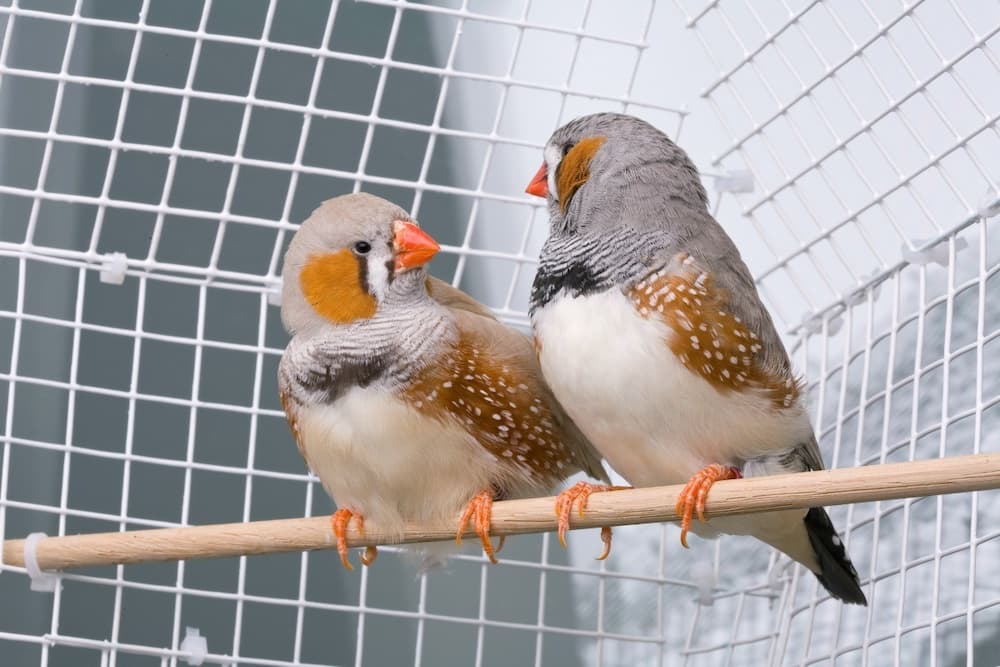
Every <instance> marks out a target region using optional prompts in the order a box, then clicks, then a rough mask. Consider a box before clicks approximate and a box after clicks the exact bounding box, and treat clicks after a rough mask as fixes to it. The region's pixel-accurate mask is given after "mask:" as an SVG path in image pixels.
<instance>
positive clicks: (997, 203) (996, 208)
mask: <svg viewBox="0 0 1000 667" xmlns="http://www.w3.org/2000/svg"><path fill="white" fill-rule="evenodd" d="M998 215H1000V191H998V190H996V189H994V188H988V189H987V190H986V194H984V195H983V198H982V199H980V200H979V217H980V218H982V219H983V220H989V219H990V218H994V217H996V216H998Z"/></svg>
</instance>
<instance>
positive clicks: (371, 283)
mask: <svg viewBox="0 0 1000 667" xmlns="http://www.w3.org/2000/svg"><path fill="white" fill-rule="evenodd" d="M439 248H440V247H439V246H438V244H437V242H435V241H434V239H433V238H431V237H430V235H428V234H427V232H425V231H423V230H422V229H420V227H419V226H417V223H416V222H415V221H414V220H413V219H412V218H410V216H409V215H408V214H407V213H406V211H404V210H403V209H401V208H400V207H398V206H396V205H395V204H392V203H391V202H388V201H386V200H384V199H381V198H379V197H375V196H373V195H369V194H365V193H356V194H349V195H343V196H341V197H335V198H333V199H329V200H327V201H325V202H323V204H322V205H321V206H320V207H319V208H317V209H316V210H315V211H313V213H312V215H311V216H309V219H307V220H306V221H305V222H303V223H302V226H301V227H300V228H299V230H298V232H296V234H295V237H294V238H293V239H292V242H291V243H290V244H289V246H288V251H287V252H286V253H285V262H284V268H283V273H282V279H283V287H282V299H281V319H282V321H283V322H284V324H285V327H286V328H287V329H288V330H289V331H291V332H300V331H303V330H306V329H309V328H314V327H318V326H321V325H322V324H324V323H329V324H349V323H351V322H355V321H358V320H365V319H369V318H371V317H373V316H374V315H375V313H376V312H377V311H378V310H379V308H380V307H381V306H383V305H384V304H386V303H387V302H388V301H391V300H394V299H401V300H406V299H407V298H408V297H410V296H416V295H418V294H421V293H423V292H425V290H426V288H425V286H424V283H425V281H426V278H427V272H426V269H425V268H424V265H425V264H426V263H427V262H429V261H430V260H431V258H432V257H434V255H435V254H436V253H437V251H438V250H439Z"/></svg>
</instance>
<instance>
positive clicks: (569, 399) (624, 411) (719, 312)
mask: <svg viewBox="0 0 1000 667" xmlns="http://www.w3.org/2000/svg"><path fill="white" fill-rule="evenodd" d="M594 138H600V143H599V147H598V148H597V149H596V150H594V151H591V150H590V149H589V148H588V149H587V150H586V151H585V154H586V156H587V157H588V162H587V164H586V165H585V167H586V169H585V171H586V173H587V175H588V178H587V179H586V182H584V183H582V184H580V183H578V182H577V180H574V188H573V191H572V192H570V193H568V197H567V196H566V195H567V193H563V192H559V191H558V189H559V187H560V183H561V182H562V179H561V176H560V169H561V167H562V162H563V160H565V159H566V158H567V157H570V156H573V155H575V152H576V151H578V150H579V148H578V147H579V146H581V145H585V142H588V141H589V142H591V145H592V143H593V141H594ZM544 154H545V158H546V165H547V172H548V184H549V188H548V193H547V196H548V209H549V215H550V229H549V236H548V238H547V239H546V241H545V243H544V245H543V247H542V252H541V257H540V259H539V267H538V272H537V275H536V277H535V282H534V285H533V288H532V295H531V307H530V310H531V318H532V325H533V329H534V332H535V337H536V349H538V350H539V359H540V362H541V365H542V369H543V372H544V373H545V375H546V379H547V380H548V382H549V383H550V385H551V387H552V389H553V391H554V392H555V394H556V396H557V398H558V399H559V400H560V402H561V403H562V404H563V406H564V407H565V408H566V410H567V411H568V412H569V413H570V415H571V416H572V417H573V418H574V419H575V420H576V422H577V424H578V425H579V426H580V428H581V429H582V430H583V432H584V433H585V434H586V435H587V436H588V437H589V438H590V439H591V440H592V441H593V442H594V444H595V445H596V446H597V448H598V449H599V450H600V451H601V452H602V454H604V456H605V457H606V458H607V460H608V462H609V463H610V464H611V465H612V466H613V467H614V468H615V469H616V470H617V471H618V472H619V473H621V474H622V475H623V476H624V477H625V478H626V479H628V480H629V481H630V482H632V483H633V484H635V485H638V486H648V485H653V484H670V483H684V482H686V481H688V480H689V479H691V478H692V477H693V476H694V475H695V474H696V473H698V472H699V471H700V470H702V469H704V468H706V467H707V466H710V465H712V464H722V465H723V466H733V467H736V468H738V469H739V470H741V471H742V474H743V475H746V476H752V475H760V474H774V473H779V472H794V471H799V470H811V469H821V468H822V467H823V463H822V458H821V456H820V452H819V448H818V446H817V444H816V440H815V437H814V435H813V433H812V428H811V425H810V423H809V418H808V414H807V412H806V410H805V407H804V406H803V405H802V396H801V391H800V388H801V387H800V384H799V380H798V379H797V378H796V377H795V375H794V373H793V371H792V367H791V363H790V361H789V359H788V355H787V353H786V352H785V349H784V347H783V345H782V343H781V339H780V337H779V336H778V333H777V331H776V330H775V328H774V324H773V322H772V320H771V317H770V315H769V314H768V312H767V310H766V309H765V307H764V305H763V304H762V303H761V301H760V297H759V295H758V294H757V290H756V287H755V285H754V282H753V279H752V277H751V275H750V272H749V270H748V269H747V267H746V265H745V264H744V262H743V260H742V258H741V257H740V254H739V252H738V250H737V249H736V247H735V245H734V244H733V242H732V240H731V239H730V238H729V237H728V235H727V234H726V233H725V231H724V230H723V229H722V227H721V226H720V225H719V224H718V223H717V222H716V221H715V219H714V218H713V217H712V216H711V214H710V213H709V211H708V209H707V202H708V198H707V196H706V193H705V190H704V187H703V186H702V184H701V182H700V180H699V178H698V172H697V169H696V168H695V166H694V164H693V163H692V162H691V160H690V159H689V158H688V156H687V155H686V154H685V152H684V151H683V150H682V149H681V148H680V147H678V146H677V145H676V144H674V143H673V142H672V141H670V139H668V138H667V137H666V136H665V135H664V134H663V133H662V132H660V131H659V130H657V129H656V128H654V127H653V126H652V125H650V124H648V123H646V122H644V121H641V120H639V119H637V118H633V117H631V116H627V115H623V114H613V113H602V114H594V115H591V116H585V117H582V118H578V119H576V120H574V121H571V122H569V123H567V124H566V125H564V126H563V127H561V128H559V129H558V130H556V131H555V132H554V133H553V135H552V137H551V138H550V139H549V141H548V142H547V144H546V147H545V150H544ZM576 162H577V161H575V162H574V165H573V170H574V172H581V171H583V167H582V166H581V165H580V164H577V163H576ZM540 173H541V172H540ZM691 530H693V531H695V532H696V533H699V534H702V535H706V536H708V535H711V534H713V533H714V532H715V531H716V530H721V531H723V532H729V533H740V534H750V535H754V536H755V537H757V538H759V539H761V540H763V541H765V542H768V543H769V544H771V545H772V546H775V547H776V548H778V549H780V550H782V551H784V552H785V553H787V554H788V555H790V556H791V557H792V558H794V559H795V560H798V561H799V562H801V563H803V564H804V565H806V566H807V567H809V568H810V569H811V570H812V571H813V572H815V573H816V575H817V577H818V578H819V579H820V581H821V582H822V583H823V584H824V586H826V587H827V588H828V589H829V590H830V591H831V592H832V593H833V594H834V595H835V596H837V597H840V598H842V599H845V600H847V601H850V602H861V603H863V602H864V601H865V598H864V594H863V592H862V591H861V589H860V586H859V584H858V580H857V574H856V573H855V572H854V568H853V566H852V565H851V562H850V559H849V557H848V556H847V554H846V551H845V550H844V548H843V545H841V544H840V541H839V537H837V536H836V532H835V531H834V529H833V526H832V524H831V523H830V521H829V518H828V517H827V516H826V513H825V511H824V510H823V509H822V508H814V509H811V510H809V511H808V512H801V511H792V512H779V513H773V514H770V515H755V516H752V517H746V518H739V519H735V518H734V519H727V518H719V519H713V520H711V521H709V522H708V524H707V525H706V524H696V525H692V526H691Z"/></svg>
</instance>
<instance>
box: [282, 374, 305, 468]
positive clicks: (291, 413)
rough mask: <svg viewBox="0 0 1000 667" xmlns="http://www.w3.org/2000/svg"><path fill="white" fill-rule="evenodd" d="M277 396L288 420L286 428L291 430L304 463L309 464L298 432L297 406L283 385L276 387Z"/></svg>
mask: <svg viewBox="0 0 1000 667" xmlns="http://www.w3.org/2000/svg"><path fill="white" fill-rule="evenodd" d="M278 398H279V399H280V400H281V409H282V410H284V411H285V419H286V420H288V428H289V429H290V430H291V432H292V439H293V440H295V446H296V447H298V449H299V454H301V455H302V458H303V459H305V462H306V465H311V464H310V463H309V457H307V456H306V450H305V447H303V445H302V437H301V435H300V434H299V423H298V406H297V405H296V404H295V401H293V400H292V398H291V396H290V395H289V393H288V392H287V391H286V390H285V388H284V387H279V388H278Z"/></svg>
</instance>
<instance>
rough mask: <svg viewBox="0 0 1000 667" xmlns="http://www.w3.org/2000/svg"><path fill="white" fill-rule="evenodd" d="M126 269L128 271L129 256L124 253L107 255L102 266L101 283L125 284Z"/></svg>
mask: <svg viewBox="0 0 1000 667" xmlns="http://www.w3.org/2000/svg"><path fill="white" fill-rule="evenodd" d="M126 269H128V255H126V254H125V253H123V252H109V253H107V254H106V255H104V262H103V263H102V264H101V282H102V283H108V284H109V285H121V284H122V283H123V282H125V271H126Z"/></svg>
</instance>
